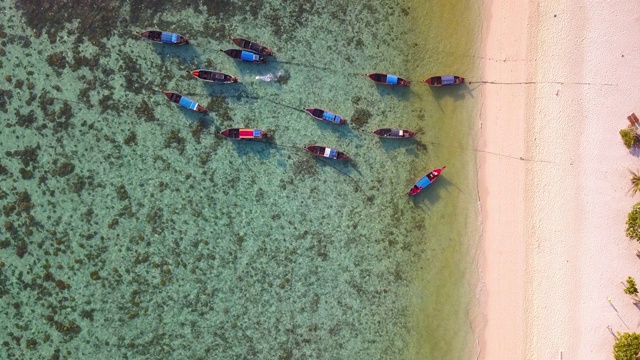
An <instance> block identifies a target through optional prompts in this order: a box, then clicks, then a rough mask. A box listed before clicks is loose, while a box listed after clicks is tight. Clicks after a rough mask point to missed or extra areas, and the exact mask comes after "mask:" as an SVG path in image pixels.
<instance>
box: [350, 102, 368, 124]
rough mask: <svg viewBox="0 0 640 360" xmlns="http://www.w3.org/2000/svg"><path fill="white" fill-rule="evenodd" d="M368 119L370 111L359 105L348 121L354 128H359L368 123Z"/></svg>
mask: <svg viewBox="0 0 640 360" xmlns="http://www.w3.org/2000/svg"><path fill="white" fill-rule="evenodd" d="M369 119H371V111H369V110H367V109H365V108H360V107H359V108H356V110H355V111H354V112H353V115H352V116H351V121H350V123H351V124H352V125H353V127H354V128H355V129H360V128H362V127H363V126H364V125H366V124H367V123H369Z"/></svg>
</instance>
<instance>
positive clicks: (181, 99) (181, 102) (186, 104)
mask: <svg viewBox="0 0 640 360" xmlns="http://www.w3.org/2000/svg"><path fill="white" fill-rule="evenodd" d="M162 93H163V94H164V95H165V96H166V97H167V99H169V100H170V101H171V102H174V103H176V104H178V106H181V107H183V108H185V109H189V110H193V111H197V112H199V113H206V112H207V109H206V108H205V107H204V106H202V105H200V104H198V103H197V102H195V101H193V100H191V99H189V98H188V97H186V96H182V95H180V94H178V93H175V92H171V91H164V90H163V91H162Z"/></svg>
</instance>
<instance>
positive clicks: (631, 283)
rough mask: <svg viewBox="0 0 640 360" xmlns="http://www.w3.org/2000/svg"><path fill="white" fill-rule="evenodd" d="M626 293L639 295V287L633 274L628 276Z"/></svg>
mask: <svg viewBox="0 0 640 360" xmlns="http://www.w3.org/2000/svg"><path fill="white" fill-rule="evenodd" d="M624 293H625V294H627V295H631V296H635V295H638V287H637V286H636V281H635V280H634V279H633V278H632V277H631V276H629V278H627V287H626V288H625V289H624Z"/></svg>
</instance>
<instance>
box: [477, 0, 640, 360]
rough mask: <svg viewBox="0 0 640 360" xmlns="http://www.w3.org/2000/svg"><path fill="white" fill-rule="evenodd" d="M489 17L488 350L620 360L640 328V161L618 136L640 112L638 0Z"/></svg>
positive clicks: (483, 190) (485, 146) (484, 333)
mask: <svg viewBox="0 0 640 360" xmlns="http://www.w3.org/2000/svg"><path fill="white" fill-rule="evenodd" d="M483 19H484V24H483V33H482V51H483V55H482V56H483V66H482V72H483V76H482V79H483V80H484V81H490V82H494V84H476V85H477V86H479V87H480V88H481V92H482V97H481V99H482V100H481V113H480V114H481V115H480V119H479V122H480V125H479V126H480V129H481V130H480V140H479V145H478V147H479V149H480V150H481V151H484V152H480V155H479V163H478V173H479V179H478V190H479V194H480V199H481V211H482V244H481V252H480V255H479V261H478V263H479V268H480V270H479V272H480V284H479V288H478V299H479V308H480V311H479V315H478V316H477V318H476V320H475V325H474V328H475V333H476V335H477V338H478V345H479V355H478V358H480V359H491V360H494V359H610V358H612V347H613V343H614V341H615V338H614V336H613V334H612V333H611V332H610V329H611V331H612V332H614V333H615V332H617V331H620V332H633V331H639V328H640V311H639V310H638V308H637V307H636V306H635V305H634V304H633V302H632V299H631V298H630V297H629V296H627V295H625V294H624V292H623V289H624V286H623V284H622V282H623V281H624V280H625V279H626V278H627V277H628V276H632V277H635V278H636V280H640V266H639V265H640V259H638V258H637V257H636V256H635V250H636V249H637V248H640V244H637V243H635V242H632V241H630V240H629V239H627V238H626V237H625V234H624V232H625V228H626V225H625V221H626V218H627V213H628V212H629V211H630V210H631V207H632V205H633V204H634V203H635V202H637V201H640V196H636V198H632V197H631V196H630V195H629V194H628V193H627V190H628V188H629V174H628V171H627V168H630V169H634V170H639V169H640V161H639V160H638V158H637V157H635V156H633V155H632V154H630V153H629V151H628V150H627V149H626V148H625V147H624V146H623V144H622V142H621V140H620V136H619V135H618V131H619V130H620V129H622V128H623V127H625V126H626V125H627V121H626V116H627V115H628V114H629V113H630V112H633V111H635V112H636V113H640V91H638V88H639V87H640V79H638V77H637V75H638V74H640V61H639V60H640V46H639V45H638V44H639V43H638V41H637V39H638V38H639V36H640V15H638V12H637V3H636V2H634V1H608V2H586V1H574V2H570V1H563V2H561V3H557V2H552V1H549V0H543V1H535V2H533V1H526V0H516V1H505V0H493V1H485V2H484V4H483ZM495 83H498V84H495ZM470 86H471V87H472V88H473V87H474V84H471V85H470ZM607 298H610V299H611V301H610V302H609V301H608V300H607Z"/></svg>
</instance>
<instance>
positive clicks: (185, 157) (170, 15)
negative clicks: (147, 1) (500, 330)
mask: <svg viewBox="0 0 640 360" xmlns="http://www.w3.org/2000/svg"><path fill="white" fill-rule="evenodd" d="M180 3H181V2H179V1H178V2H173V3H172V4H173V5H171V6H165V5H164V3H162V2H158V3H156V6H155V10H159V11H160V12H159V13H153V12H152V11H150V9H148V8H145V7H144V6H141V5H138V4H137V3H135V2H129V3H125V4H124V5H120V3H119V2H117V3H116V2H114V3H110V2H109V1H104V2H85V1H78V2H76V5H77V6H76V8H75V11H81V10H78V9H83V10H85V11H86V13H77V15H76V16H77V19H73V11H70V9H68V8H65V5H63V4H59V5H48V6H59V8H53V9H52V8H49V9H48V11H41V10H40V11H35V10H39V9H40V7H38V6H37V5H34V6H33V7H31V3H30V2H26V1H25V2H20V3H18V4H19V6H18V8H15V7H14V5H13V4H8V3H6V2H5V3H2V4H1V5H0V9H1V10H2V15H0V19H1V20H2V22H1V23H2V24H5V25H4V28H3V30H2V32H1V33H0V45H1V48H2V51H0V54H1V55H2V56H0V61H2V68H3V69H4V70H5V71H4V72H3V73H4V74H5V75H6V76H7V77H4V76H5V75H3V77H4V79H0V82H1V83H2V85H1V86H0V88H1V89H2V94H1V96H0V111H2V112H1V113H0V114H2V115H1V116H2V118H3V119H4V120H5V121H4V122H3V123H4V124H3V127H2V131H1V132H0V144H1V145H0V148H1V150H2V153H3V154H4V156H3V157H2V158H1V160H0V165H1V166H2V167H1V168H0V189H1V191H0V204H2V206H3V217H4V218H3V222H4V227H3V228H2V229H0V230H1V231H2V236H1V237H0V241H2V242H1V243H0V245H1V246H0V248H1V249H0V259H2V260H1V263H0V265H1V273H0V297H2V300H3V301H2V305H0V321H1V322H2V323H3V324H7V325H8V328H9V331H8V332H6V333H0V341H2V343H3V346H2V347H1V348H0V357H2V358H96V359H98V358H104V359H112V358H176V359H183V358H190V359H191V358H193V359H196V358H202V359H245V358H246V359H254V358H260V359H310V358H314V359H398V358H411V359H459V358H461V354H468V353H470V352H471V351H472V348H473V344H472V343H473V341H472V339H471V335H470V331H469V325H468V316H467V311H468V306H469V304H470V303H471V299H472V291H471V290H470V289H471V288H472V286H473V285H472V284H473V267H474V263H473V254H474V251H475V247H474V245H473V243H474V237H475V234H476V232H477V229H476V225H475V224H476V223H475V218H476V213H475V207H476V203H477V198H476V193H475V177H474V176H475V175H474V171H475V165H474V154H473V152H472V151H469V149H472V148H473V145H472V144H473V143H474V140H473V136H474V125H473V116H474V111H475V102H474V101H475V97H474V89H470V88H468V87H466V86H462V87H459V88H455V89H437V90H434V89H429V88H427V87H424V86H421V84H419V83H418V80H420V79H421V78H423V77H426V76H425V75H427V76H428V75H435V74H440V73H448V72H459V73H460V74H464V75H466V74H473V72H474V71H475V58H474V57H473V54H474V51H475V49H474V47H473V46H472V45H473V41H475V35H473V34H474V33H475V29H474V28H473V26H474V25H473V22H472V21H467V22H464V21H460V22H459V23H455V22H452V23H446V24H443V23H439V22H438V21H434V17H433V16H434V15H436V16H435V19H443V18H446V16H448V15H451V16H453V15H454V14H456V13H458V12H459V11H460V9H465V6H466V7H467V8H469V6H471V7H470V9H471V10H473V5H470V4H471V2H463V3H464V4H460V5H459V6H458V7H457V6H452V5H450V4H448V3H447V4H445V3H443V4H440V3H439V2H437V1H434V2H427V3H423V4H419V5H415V4H411V3H400V2H394V3H386V2H381V3H370V2H367V1H360V0H357V1H350V2H337V1H313V2H304V3H300V2H293V1H281V2H267V1H264V2H263V1H259V2H247V3H243V2H235V1H216V2H212V3H207V4H208V5H207V6H204V5H201V4H199V3H198V2H191V1H183V2H182V3H183V4H181V6H178V5H177V4H180ZM177 8H180V9H181V10H180V11H176V9H177ZM258 8H259V9H260V11H258ZM423 12H426V14H429V16H424V17H422V15H423ZM25 14H30V15H29V16H26V15H25ZM36 14H39V15H38V16H42V17H41V18H38V19H34V18H31V17H30V16H35V15H36ZM50 14H53V15H50ZM465 16H466V17H469V18H471V19H472V20H477V19H474V18H473V17H474V16H475V15H474V13H473V11H471V12H470V14H467V15H465ZM463 18H465V17H463ZM423 20H424V21H423ZM65 21H72V22H70V23H65ZM465 23H466V25H465V26H469V29H464V28H462V29H461V28H460V27H461V26H462V24H465ZM54 24H59V25H54ZM56 26H61V27H60V28H56ZM151 27H157V28H162V29H167V30H173V31H177V32H180V33H182V34H184V35H186V36H188V37H189V38H190V39H192V43H193V44H192V45H189V46H184V47H168V46H163V45H155V44H152V43H149V42H145V41H142V40H140V39H138V38H136V37H135V36H134V35H132V33H133V32H134V31H137V30H140V29H145V28H151ZM25 34H27V35H25ZM78 34H80V35H78ZM101 35H104V37H103V36H101ZM228 36H242V37H247V38H250V39H256V40H259V41H260V42H262V43H264V44H267V45H269V46H270V47H271V48H273V49H274V51H275V52H276V55H277V56H276V57H275V59H272V60H274V61H271V62H270V63H269V64H267V65H254V64H240V63H237V62H235V61H233V60H232V59H230V58H228V57H226V56H225V55H224V54H222V53H221V52H219V51H218V49H220V48H222V49H227V48H233V47H235V46H234V44H233V43H231V42H230V41H228V40H227V37H228ZM443 42H447V43H448V44H449V46H447V47H446V48H443V47H442V46H441V45H439V44H442V43H443ZM196 68H212V69H215V70H219V71H223V72H226V73H230V74H233V75H237V76H239V77H240V78H241V81H242V83H241V84H236V85H205V84H203V83H202V82H199V81H198V80H196V79H194V78H192V77H191V76H190V75H186V73H185V70H189V69H196ZM280 71H286V73H287V74H288V76H289V78H288V80H287V81H283V82H281V83H274V82H265V81H262V80H259V79H256V77H257V76H265V75H268V74H276V73H278V72H280ZM372 71H381V72H391V73H395V74H397V75H400V76H403V77H408V78H410V79H412V80H413V81H414V84H413V85H412V86H411V87H410V88H404V89H396V88H386V87H376V86H375V85H374V84H373V83H371V82H370V81H369V80H368V79H366V78H364V77H363V76H361V75H362V74H364V73H365V72H372ZM159 89H166V90H173V91H177V92H180V93H182V94H188V95H189V96H190V97H191V98H193V99H194V100H197V101H199V102H200V103H202V104H203V105H205V106H206V107H208V108H209V109H210V110H212V113H211V115H210V116H203V115H200V114H196V113H191V112H188V111H187V110H181V109H179V108H177V107H176V106H174V104H172V103H170V102H168V101H167V100H166V99H165V98H164V96H163V95H162V94H161V93H159V92H158V91H157V90H159ZM284 105H286V106H284ZM288 106H290V107H294V108H298V109H299V108H302V107H307V106H317V107H322V108H326V109H329V110H332V111H334V112H336V113H338V114H341V115H343V116H345V117H346V118H347V119H352V115H353V114H354V113H355V112H356V111H360V112H362V111H364V110H366V111H369V112H370V113H371V117H370V118H369V119H368V123H364V124H353V123H352V124H350V125H349V126H341V127H339V126H335V125H331V124H324V123H319V122H316V121H315V120H313V119H311V118H310V117H309V116H307V115H305V114H303V113H301V112H299V111H296V110H293V109H291V108H290V107H288ZM232 126H235V127H245V126H246V127H257V128H262V129H265V130H269V131H271V132H272V133H273V134H274V136H275V140H274V142H272V143H260V142H228V141H223V140H221V139H219V138H216V137H215V136H214V135H213V134H212V132H214V131H215V130H219V129H223V128H226V127H232ZM378 127H402V128H410V129H417V130H419V131H420V136H419V137H418V139H416V140H415V141H413V140H410V141H402V142H398V141H388V140H387V141H381V140H379V139H377V138H376V137H374V136H372V135H369V133H368V132H370V131H372V130H374V129H376V128H378ZM313 143H318V144H322V145H327V146H332V147H336V148H338V149H340V150H342V151H345V152H346V153H348V154H349V155H350V156H351V157H352V158H353V159H354V162H353V163H351V164H337V165H336V164H333V163H331V165H334V166H335V167H333V166H331V165H329V164H327V163H325V162H322V161H318V160H317V159H314V158H312V157H310V156H308V155H307V154H305V153H304V152H303V151H302V150H301V147H302V145H305V144H313ZM442 165H447V170H446V171H445V173H444V176H443V177H441V179H439V180H438V182H437V183H436V184H434V185H433V186H432V187H431V188H429V189H428V190H427V191H425V193H424V194H421V195H420V196H418V197H417V198H416V199H413V200H407V199H406V198H405V197H404V193H405V192H406V190H407V189H408V188H409V186H410V185H411V184H412V183H413V182H414V181H416V180H417V179H418V178H419V177H421V176H422V175H424V174H425V173H426V172H427V171H430V170H431V169H433V168H436V167H440V166H442ZM464 356H466V355H463V357H464Z"/></svg>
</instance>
